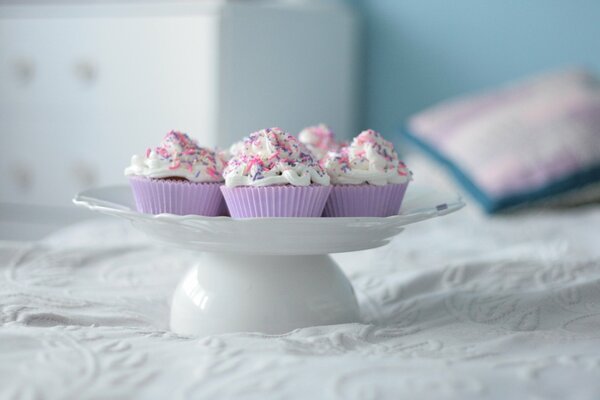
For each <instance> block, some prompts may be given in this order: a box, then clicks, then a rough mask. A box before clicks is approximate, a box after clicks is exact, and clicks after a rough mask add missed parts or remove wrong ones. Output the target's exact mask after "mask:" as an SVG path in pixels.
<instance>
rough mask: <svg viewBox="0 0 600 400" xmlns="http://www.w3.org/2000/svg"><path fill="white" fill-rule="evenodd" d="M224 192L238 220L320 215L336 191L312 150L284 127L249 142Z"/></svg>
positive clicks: (228, 172)
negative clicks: (333, 191) (284, 129)
mask: <svg viewBox="0 0 600 400" xmlns="http://www.w3.org/2000/svg"><path fill="white" fill-rule="evenodd" d="M223 177H224V178H225V184H224V185H223V186H221V191H222V193H223V196H224V197H225V201H226V203H227V207H228V208H229V212H230V213H231V216H232V217H234V218H251V217H319V216H321V214H322V212H323V208H324V207H325V202H326V201H327V197H328V196H329V192H330V190H331V187H330V186H329V176H328V175H327V174H326V173H325V171H324V169H323V168H322V167H321V166H320V165H319V164H318V163H317V162H316V161H315V159H314V158H313V156H312V154H311V153H310V151H308V149H307V148H306V147H305V146H304V145H303V144H302V143H300V142H299V141H298V139H296V138H295V137H293V136H292V135H290V134H288V133H286V132H284V131H282V130H281V129H279V128H271V129H263V130H261V131H259V132H254V133H252V134H251V135H250V136H249V137H247V138H246V139H244V143H243V146H242V147H241V148H240V149H239V150H238V151H237V152H236V153H235V154H234V155H233V157H232V158H231V159H230V160H229V163H228V164H227V167H226V168H225V171H224V173H223Z"/></svg>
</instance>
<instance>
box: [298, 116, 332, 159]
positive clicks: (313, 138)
mask: <svg viewBox="0 0 600 400" xmlns="http://www.w3.org/2000/svg"><path fill="white" fill-rule="evenodd" d="M298 140H300V142H301V143H302V144H304V145H305V146H306V148H307V149H308V150H310V152H311V153H312V154H313V156H314V157H315V158H316V159H317V161H319V160H321V159H323V157H325V156H326V155H327V153H328V152H330V151H336V150H338V149H339V147H340V146H339V144H338V143H337V142H336V141H335V135H334V133H333V131H332V130H331V129H329V127H328V126H327V125H325V124H319V125H315V126H309V127H306V128H304V129H303V130H302V131H301V132H300V133H299V134H298Z"/></svg>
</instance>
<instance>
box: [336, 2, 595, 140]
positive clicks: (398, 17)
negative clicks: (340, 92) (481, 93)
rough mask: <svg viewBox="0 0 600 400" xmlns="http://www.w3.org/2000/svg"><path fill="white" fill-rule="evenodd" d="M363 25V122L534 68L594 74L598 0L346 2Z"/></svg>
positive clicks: (385, 129) (387, 127)
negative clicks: (574, 68)
mask: <svg viewBox="0 0 600 400" xmlns="http://www.w3.org/2000/svg"><path fill="white" fill-rule="evenodd" d="M347 2H348V3H349V4H351V5H353V6H354V7H355V8H356V9H357V10H358V11H359V13H360V14H361V15H362V17H363V19H364V22H365V24H364V25H365V26H364V29H365V32H364V48H365V54H364V55H365V57H366V65H365V66H364V72H365V78H366V79H365V82H364V85H365V87H364V90H363V93H364V94H365V97H364V103H363V106H364V107H363V113H364V115H363V121H364V124H365V126H369V127H373V128H375V129H378V130H380V131H381V132H382V133H384V134H385V135H386V136H388V137H390V138H391V137H392V136H393V135H394V134H396V133H397V130H398V127H399V126H400V124H401V123H402V122H403V121H404V120H405V119H406V117H407V116H409V115H411V114H412V113H413V112H416V111H418V110H420V109H422V108H423V107H426V106H428V105H430V104H432V103H435V102H436V101H439V100H442V99H444V98H447V97H449V96H454V95H458V94H461V93H465V92H469V91H473V90H477V89H482V88H485V87H490V86H493V85H495V84H498V83H502V82H507V81H510V80H512V79H516V78H519V77H523V76H527V75H528V74H533V73H536V72H538V71H541V70H547V69H553V68H559V67H561V66H568V65H572V64H577V65H584V66H589V67H591V68H593V69H595V70H596V71H600V0H572V1H568V0H562V1H559V0H495V1H492V0H347Z"/></svg>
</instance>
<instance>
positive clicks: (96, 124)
mask: <svg viewBox="0 0 600 400" xmlns="http://www.w3.org/2000/svg"><path fill="white" fill-rule="evenodd" d="M357 36H358V31H357V23H356V19H355V16H354V14H353V13H352V12H351V11H350V10H349V9H347V8H346V7H344V6H342V5H340V4H338V3H337V2H324V3H322V2H313V1H307V2H302V1H297V2H289V1H288V2H273V1H267V2H255V1H246V2H225V1H223V2H214V1H195V2H184V3H168V4H167V3H160V2H151V3H146V2H128V3H124V4H123V3H121V4H111V3H107V2H99V3H98V2H96V3H94V4H88V5H80V4H79V5H78V4H68V3H67V4H64V3H57V4H52V2H50V3H48V2H46V3H44V4H39V3H33V4H20V3H16V2H15V3H12V2H9V3H0V147H1V148H2V149H3V153H2V157H0V169H1V170H2V174H1V175H0V203H2V202H4V203H25V204H45V205H67V204H68V203H69V201H70V199H71V198H72V196H73V194H74V193H75V192H77V191H79V190H81V189H83V188H85V187H88V186H92V185H99V184H102V185H104V184H111V183H118V182H124V178H123V176H122V171H123V168H124V167H125V166H126V164H127V163H128V162H129V159H130V156H131V154H133V153H135V152H143V151H144V150H145V149H146V148H147V147H148V146H151V145H153V144H155V143H157V142H158V141H159V140H160V138H161V137H162V135H164V134H165V133H166V132H167V131H169V130H170V129H178V130H182V131H185V132H189V133H190V134H191V135H192V136H195V137H196V138H198V139H199V141H200V142H201V143H202V144H205V145H211V146H214V145H219V146H221V147H225V146H227V145H229V144H230V143H231V142H233V141H234V140H238V139H240V138H241V137H242V136H244V135H246V134H247V133H249V132H250V131H253V130H256V129H259V128H263V127H267V126H281V127H283V128H285V129H287V130H290V131H291V132H292V133H296V132H297V131H298V130H299V129H300V128H302V127H303V125H306V124H312V123H317V122H320V121H326V122H328V123H330V124H331V125H332V127H333V128H335V129H336V130H337V131H338V132H339V133H340V135H341V136H349V135H351V134H354V133H355V132H356V131H357V130H358V126H357V122H358V121H357V118H358V116H357V80H358V79H357V78H358V77H357V73H358V71H357V68H356V63H357V50H358V49H357V43H358V40H357Z"/></svg>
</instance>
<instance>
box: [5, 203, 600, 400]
mask: <svg viewBox="0 0 600 400" xmlns="http://www.w3.org/2000/svg"><path fill="white" fill-rule="evenodd" d="M599 227H600V206H588V207H586V208H580V209H575V210H567V211H565V210H562V211H543V212H540V211H536V212H529V213H523V214H517V215H512V216H500V217H495V218H493V219H487V218H485V217H482V216H480V215H479V214H477V213H476V211H475V209H474V208H473V207H472V208H471V209H470V210H469V209H465V210H464V211H462V212H459V213H457V214H454V215H450V216H447V217H444V218H439V219H436V220H431V221H427V222H424V223H421V224H416V225H415V226H412V227H409V228H408V229H407V230H406V231H405V232H404V233H403V234H401V235H400V236H398V237H397V238H396V239H395V240H394V241H393V243H392V244H390V245H389V246H386V247H384V248H380V249H375V250H369V251H363V252H358V253H350V254H341V255H336V256H335V259H336V260H337V261H338V262H339V264H340V265H341V267H342V268H343V269H344V270H345V271H346V273H347V274H348V275H349V277H350V279H351V281H352V283H353V285H354V287H355V289H356V292H357V296H358V299H359V303H360V306H361V309H362V313H363V318H364V321H365V323H364V324H348V325H338V326H321V327H312V328H306V329H300V330H297V331H294V332H291V333H289V334H285V335H280V336H267V335H263V334H258V333H241V334H228V335H220V336H212V337H203V338H197V337H182V336H178V335H175V334H173V333H171V332H169V331H168V330H167V326H166V321H167V315H168V311H169V308H168V302H169V298H170V295H171V293H172V291H173V289H174V286H175V284H176V282H177V281H178V280H179V279H180V278H181V276H182V274H183V273H184V269H185V268H186V266H187V265H189V263H190V262H192V261H193V260H194V255H193V254H188V253H179V254H178V255H175V254H176V251H171V250H168V249H162V248H157V247H156V246H155V245H152V244H151V243H150V242H148V241H147V240H146V239H145V238H144V236H142V234H140V233H138V232H136V231H135V230H134V229H133V228H131V227H129V226H128V225H127V224H126V223H124V222H121V221H102V222H94V221H89V222H84V223H81V224H79V225H76V226H72V227H70V228H67V229H65V230H63V231H60V232H56V233H54V234H52V235H51V236H50V237H48V238H47V239H45V240H43V241H41V242H38V243H16V242H12V243H11V242H2V243H1V244H0V325H1V329H0V398H3V399H4V398H9V399H12V398H15V399H17V398H18V399H21V398H24V399H71V398H73V399H74V398H77V399H86V398H111V399H115V398H145V399H147V398H149V399H165V398H170V399H187V398H206V399H218V398H256V399H265V398H276V399H294V398H299V399H314V398H334V399H335V398H339V399H399V398H419V399H428V398H432V399H434V398H435V399H438V398H446V399H470V398H494V399H508V398H512V399H524V398H556V399H564V398H569V399H597V398H599V397H600V380H599V379H598V377H599V376H600V246H598V242H599V239H600V228H599Z"/></svg>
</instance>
